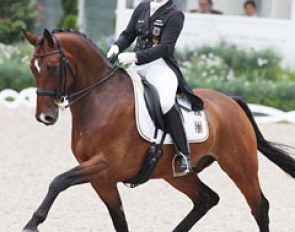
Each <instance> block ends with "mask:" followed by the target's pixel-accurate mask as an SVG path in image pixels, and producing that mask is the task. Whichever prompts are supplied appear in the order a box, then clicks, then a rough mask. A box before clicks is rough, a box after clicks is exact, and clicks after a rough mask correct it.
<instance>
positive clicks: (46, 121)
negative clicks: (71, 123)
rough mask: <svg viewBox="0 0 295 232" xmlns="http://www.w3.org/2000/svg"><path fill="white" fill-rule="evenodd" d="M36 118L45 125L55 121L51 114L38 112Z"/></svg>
mask: <svg viewBox="0 0 295 232" xmlns="http://www.w3.org/2000/svg"><path fill="white" fill-rule="evenodd" d="M36 118H37V120H38V121H39V122H42V123H44V124H46V125H52V124H54V123H55V122H56V119H57V117H54V116H53V115H50V114H43V113H42V114H40V115H37V117H36Z"/></svg>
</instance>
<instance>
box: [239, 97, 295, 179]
mask: <svg viewBox="0 0 295 232" xmlns="http://www.w3.org/2000/svg"><path fill="white" fill-rule="evenodd" d="M234 100H235V101H236V102H237V103H238V104H239V105H240V107H241V108H242V109H243V110H244V112H245V113H246V115H247V117H248V118H249V120H250V122H251V123H252V126H253V128H254V130H255V133H256V138H257V145H258V150H259V151H260V152H261V153H262V154H263V155H265V156H266V157H267V158H268V159H269V160H271V161H272V162H274V163H275V164H276V165H278V166H279V167H280V168H281V169H282V170H284V171H285V172H286V173H288V174H289V175H291V176H292V177H293V178H295V159H294V158H293V157H292V156H291V155H289V154H288V153H287V152H286V151H284V150H283V149H281V148H278V146H279V144H275V143H273V142H269V141H267V140H265V138H264V137H263V135H262V134H261V132H260V130H259V128H258V126H257V124H256V122H255V119H254V117H253V115H252V112H251V110H250V109H249V107H248V105H247V104H246V102H244V101H243V100H242V99H240V98H234Z"/></svg>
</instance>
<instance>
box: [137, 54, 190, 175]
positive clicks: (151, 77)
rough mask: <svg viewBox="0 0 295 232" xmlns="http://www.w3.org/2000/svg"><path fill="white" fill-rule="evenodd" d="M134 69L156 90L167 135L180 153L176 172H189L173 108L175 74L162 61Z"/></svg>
mask: <svg viewBox="0 0 295 232" xmlns="http://www.w3.org/2000/svg"><path fill="white" fill-rule="evenodd" d="M136 69H137V71H138V72H139V73H140V74H141V75H143V76H145V78H146V79H147V80H148V81H149V82H150V83H151V84H152V85H154V86H155V88H156V89H157V90H158V94H159V97H160V103H161V109H162V113H163V114H164V115H165V121H166V123H167V127H168V130H169V133H170V134H171V137H172V139H173V143H174V144H175V146H176V148H177V150H178V152H181V156H180V165H179V167H178V168H177V169H178V170H177V172H179V173H187V172H189V170H190V166H191V165H190V156H189V153H190V152H189V147H188V143H187V139H186V134H185V130H184V128H183V123H182V119H181V116H180V112H179V111H178V110H177V109H176V108H175V107H174V104H175V96H176V91H177V87H178V81H177V76H176V74H175V73H174V72H173V71H172V70H171V68H170V67H169V66H168V65H167V64H166V63H165V61H164V60H162V59H159V60H157V61H155V62H152V63H149V64H147V65H144V66H142V65H140V66H137V68H136Z"/></svg>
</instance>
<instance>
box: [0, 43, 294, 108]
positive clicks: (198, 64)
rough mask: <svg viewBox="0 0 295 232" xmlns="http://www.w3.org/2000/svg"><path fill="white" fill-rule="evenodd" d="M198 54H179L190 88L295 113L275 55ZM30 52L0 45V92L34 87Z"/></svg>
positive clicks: (290, 86) (287, 73)
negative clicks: (241, 64)
mask: <svg viewBox="0 0 295 232" xmlns="http://www.w3.org/2000/svg"><path fill="white" fill-rule="evenodd" d="M98 47H100V48H101V49H102V50H103V51H104V52H105V53H106V52H107V50H108V48H109V46H108V44H107V43H106V41H105V40H104V39H101V40H100V41H99V42H98ZM228 49H231V47H228ZM200 50H201V49H200ZM200 50H197V51H192V52H189V53H186V54H180V53H179V54H178V55H179V57H180V56H181V57H186V58H189V60H187V61H185V62H183V64H182V70H183V73H184V75H185V77H186V78H187V80H188V82H189V83H190V85H191V86H193V87H198V88H208V89H215V90H217V91H220V92H223V93H225V94H228V95H238V96H242V97H243V98H244V99H245V100H246V101H247V102H250V103H257V104H262V105H267V106H272V107H275V108H280V109H283V110H287V111H289V110H294V109H295V100H294V99H295V91H294V89H295V72H292V71H291V70H288V69H285V68H282V67H281V66H280V60H277V57H278V56H277V55H276V54H275V53H273V54H274V57H272V55H271V54H272V53H269V52H263V51H257V52H256V51H251V52H252V53H253V54H248V56H247V60H246V58H245V57H243V55H242V54H243V52H245V53H251V52H250V51H243V50H238V51H239V56H238V55H236V54H234V52H236V51H228V50H224V53H221V52H220V53H218V54H217V53H213V52H212V51H214V50H210V51H211V52H209V51H206V52H203V51H204V50H202V52H200ZM32 52H33V48H32V46H31V45H29V44H28V43H23V44H22V43H19V44H15V46H7V45H4V44H0V90H1V89H5V88H12V89H15V90H18V91H19V90H21V89H24V88H26V87H30V86H35V82H34V79H33V75H32V74H31V71H30V69H29V61H30V58H31V56H32ZM228 54H231V55H232V56H235V57H236V58H235V59H236V60H235V61H233V60H232V61H231V62H232V63H230V59H231V58H230V56H229V55H228ZM244 55H245V54H244ZM224 57H225V58H226V59H225V58H224ZM238 57H240V58H238ZM249 57H251V59H250V58H249ZM258 59H267V60H268V62H267V64H263V65H261V63H259V62H257V60H258ZM241 60H244V62H246V61H247V62H250V61H251V62H252V65H249V67H248V66H247V64H244V65H243V66H242V67H241V70H243V71H241V70H239V69H238V65H237V64H238V63H240V62H241ZM245 60H246V61H245ZM269 60H271V61H269ZM265 62H266V61H265ZM265 62H264V63H265ZM258 63H259V64H258ZM262 63H263V62H262ZM229 64H231V65H232V66H230V65H229ZM234 65H235V66H234ZM259 65H260V66H259ZM259 68H260V69H259ZM256 69H259V70H256ZM269 70H272V72H273V73H271V72H270V71H269ZM236 73H238V75H237V74H236Z"/></svg>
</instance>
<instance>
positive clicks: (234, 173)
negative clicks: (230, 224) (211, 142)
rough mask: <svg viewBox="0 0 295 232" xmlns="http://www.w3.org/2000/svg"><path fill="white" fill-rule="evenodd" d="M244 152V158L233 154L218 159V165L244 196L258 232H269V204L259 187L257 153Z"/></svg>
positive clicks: (253, 151) (252, 151)
mask: <svg viewBox="0 0 295 232" xmlns="http://www.w3.org/2000/svg"><path fill="white" fill-rule="evenodd" d="M249 150H251V151H249ZM246 151H247V149H245V150H244V153H243V154H247V155H244V156H242V155H239V154H238V153H234V154H231V155H230V158H228V159H221V158H220V159H219V164H220V166H221V168H222V169H223V170H224V171H225V172H226V173H227V174H228V176H229V177H230V178H231V179H232V180H233V181H234V182H235V184H236V186H237V187H238V188H239V189H240V191H241V192H242V194H243V195H244V196H245V198H246V201H247V203H248V205H249V206H250V208H251V212H252V215H253V216H254V218H255V220H256V222H257V224H258V227H259V229H260V232H269V217H268V209H269V204H268V201H267V199H266V198H265V197H264V195H263V193H262V191H261V188H260V185H259V180H258V164H257V163H258V160H257V151H256V150H254V149H251V148H250V149H248V152H246Z"/></svg>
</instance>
